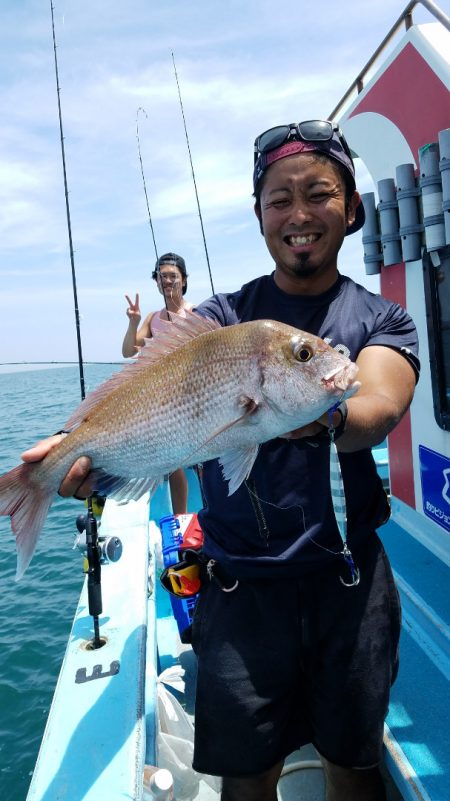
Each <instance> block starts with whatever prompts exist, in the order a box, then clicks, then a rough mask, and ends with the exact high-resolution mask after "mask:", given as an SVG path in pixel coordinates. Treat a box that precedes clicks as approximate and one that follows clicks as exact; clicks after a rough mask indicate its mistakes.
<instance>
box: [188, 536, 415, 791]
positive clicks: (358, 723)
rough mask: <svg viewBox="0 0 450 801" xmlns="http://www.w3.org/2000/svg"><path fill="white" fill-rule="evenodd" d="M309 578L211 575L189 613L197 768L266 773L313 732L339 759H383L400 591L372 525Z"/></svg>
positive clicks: (364, 762) (359, 763) (321, 747)
mask: <svg viewBox="0 0 450 801" xmlns="http://www.w3.org/2000/svg"><path fill="white" fill-rule="evenodd" d="M355 561H357V564H358V566H359V568H360V571H361V580H360V583H359V585H358V586H356V587H344V586H343V585H342V583H341V582H340V580H339V574H340V573H342V569H341V562H340V561H339V562H338V563H336V565H333V566H332V567H327V568H326V569H324V570H322V571H320V572H317V573H314V574H311V575H308V576H306V577H302V578H295V579H283V580H275V581H272V580H258V581H240V582H239V585H238V587H237V589H236V590H234V591H233V592H229V593H226V592H223V591H222V590H221V589H220V587H219V586H218V584H217V583H216V581H214V580H213V581H211V582H207V583H206V584H205V588H204V589H203V590H202V592H201V595H200V599H199V601H198V605H197V608H196V611H195V615H194V622H193V630H192V644H193V647H194V650H195V652H196V654H197V656H198V678H197V698H196V708H195V718H196V724H195V753H194V762H193V765H194V769H195V770H197V771H199V772H201V773H209V774H213V775H218V776H234V777H239V776H251V775H256V774H258V773H261V772H263V771H265V770H267V769H269V768H270V767H272V766H273V765H275V764H276V763H277V762H278V761H280V760H282V759H284V758H285V757H286V756H287V755H288V754H289V753H291V752H292V751H295V750H296V749H297V748H299V747H300V746H301V745H304V744H306V743H313V744H314V745H315V747H316V748H317V750H318V752H319V753H320V754H322V755H323V756H324V757H325V758H326V759H328V760H329V761H330V762H332V763H334V764H335V765H340V766H342V767H357V768H367V767H370V766H373V765H376V764H377V763H378V762H379V761H380V759H381V750H382V743H383V724H384V719H385V716H386V714H387V709H388V702H389V688H390V686H391V684H392V683H393V681H394V679H395V676H396V673H397V668H398V640H399V634H400V616H401V613H400V602H399V597H398V592H397V589H396V587H395V584H394V580H393V577H392V572H391V568H390V565H389V562H388V559H387V557H386V554H385V552H384V549H383V546H382V544H381V542H380V540H379V539H378V537H377V536H376V535H373V536H372V537H371V538H370V540H369V542H368V543H367V544H366V545H365V551H364V554H363V555H362V554H359V555H358V558H357V559H355Z"/></svg>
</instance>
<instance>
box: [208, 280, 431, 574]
mask: <svg viewBox="0 0 450 801" xmlns="http://www.w3.org/2000/svg"><path fill="white" fill-rule="evenodd" d="M198 311H199V312H200V313H202V314H204V315H205V316H208V317H213V318H214V319H217V320H218V321H219V322H220V323H221V325H224V326H225V325H233V324H234V323H238V322H245V321H248V320H257V319H271V320H279V321H280V322H283V323H287V324H288V325H292V326H295V327H296V328H300V329H302V330H303V331H307V332H309V333H312V334H315V335H317V336H320V337H322V339H326V340H327V341H328V342H330V344H331V346H332V347H335V348H336V349H337V350H339V351H341V352H344V353H345V354H346V355H348V356H349V357H350V359H352V361H355V360H356V357H357V356H358V354H359V353H360V351H361V350H362V349H363V348H365V347H367V346H370V345H383V346H386V347H391V348H394V349H395V350H398V351H399V352H401V353H402V354H403V355H404V356H405V358H407V359H408V360H409V362H410V363H411V365H412V367H413V369H414V370H415V372H416V375H417V376H418V374H419V369H420V365H419V360H418V341H417V333H416V329H415V326H414V323H413V322H412V320H411V318H410V317H409V315H408V314H407V312H406V311H405V310H404V309H403V308H402V307H401V306H399V305H398V304H395V303H391V302H390V301H388V300H386V299H385V298H383V297H381V296H380V295H375V294H373V293H371V292H369V291H368V290H367V289H365V288H364V287H362V286H360V285H359V284H356V283H355V282H354V281H352V280H351V279H350V278H347V277H345V276H339V278H338V280H337V281H336V283H335V284H334V286H332V287H331V288H330V289H329V290H327V292H324V293H323V294H321V295H314V296H298V295H290V294H286V293H285V292H283V291H282V290H280V289H279V288H278V287H277V285H276V284H275V281H274V278H273V275H270V276H268V275H265V276H262V277H261V278H257V279H256V280H254V281H251V282H250V283H248V284H245V285H244V286H243V287H242V288H241V289H240V290H239V291H238V292H233V293H229V294H220V295H215V296H213V297H212V298H210V299H209V300H207V301H205V302H204V303H202V304H201V305H200V306H199V307H198ZM329 451H330V449H329V443H328V442H327V439H326V438H324V439H322V440H320V439H317V440H315V441H313V440H310V441H305V440H285V439H280V438H277V439H274V440H271V441H270V442H266V443H265V444H263V445H262V446H261V448H260V451H259V454H258V457H257V459H256V462H255V464H254V467H253V469H252V471H251V474H250V477H249V478H248V479H247V481H246V482H245V483H244V484H242V485H241V487H240V488H239V489H238V490H237V491H236V492H235V493H234V494H233V495H231V496H228V483H227V482H226V481H225V480H224V478H223V476H222V471H221V468H220V465H219V463H218V461H217V460H212V461H209V462H206V463H205V464H204V465H203V467H204V470H203V489H204V496H205V499H206V506H205V508H204V509H203V510H202V511H201V512H200V514H199V519H200V522H201V525H202V528H203V530H204V532H205V551H206V553H207V554H208V555H209V556H210V557H213V558H214V559H217V560H218V561H220V562H221V563H222V564H223V565H225V566H226V567H227V568H228V570H229V571H230V573H232V574H233V575H235V576H236V577H238V578H245V577H247V578H259V577H261V578H262V577H268V576H270V577H282V576H293V575H299V574H301V573H302V572H305V571H310V570H313V569H316V568H317V567H318V566H321V565H324V564H326V563H327V562H329V561H330V560H332V559H336V554H338V553H339V552H340V551H341V550H342V541H341V538H340V535H339V531H338V528H337V525H336V520H335V516H334V512H333V507H332V502H331V494H330V470H329ZM339 460H340V463H341V470H342V475H343V480H344V487H345V495H346V502H347V519H348V543H349V546H350V548H351V549H352V550H357V548H358V546H359V545H360V544H361V543H362V541H363V540H364V538H365V537H366V536H367V535H368V534H370V533H371V532H372V531H373V530H374V529H375V528H376V526H377V525H380V523H381V522H382V520H383V519H384V517H385V514H386V498H385V494H384V491H383V489H382V485H381V481H380V479H379V477H378V475H377V471H376V467H375V463H374V460H373V457H372V453H371V450H370V449H365V450H361V451H357V452H354V453H341V454H339Z"/></svg>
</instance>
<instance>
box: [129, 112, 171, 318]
mask: <svg viewBox="0 0 450 801" xmlns="http://www.w3.org/2000/svg"><path fill="white" fill-rule="evenodd" d="M140 111H142V113H143V114H145V116H146V118H147V119H148V114H147V112H146V110H145V108H142V106H139V108H138V110H137V112H136V139H137V143H138V154H139V164H140V167H141V175H142V183H143V186H144V194H145V203H146V205H147V214H148V222H149V225H150V231H151V232H152V239H153V247H154V248H155V256H156V264H157V265H158V259H159V257H158V248H157V247H156V239H155V231H154V229H153V222H152V215H151V213H150V203H149V202H148V193H147V184H146V181H145V174H144V165H143V163H142V153H141V140H140V137H139V112H140ZM160 286H161V290H162V296H163V298H164V305H165V307H166V312H167V317H168V319H170V317H169V304H168V302H167V295H166V291H167V289H166V286H165V284H164V282H163V281H162V280H160Z"/></svg>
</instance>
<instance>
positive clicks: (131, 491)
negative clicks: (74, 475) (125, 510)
mask: <svg viewBox="0 0 450 801" xmlns="http://www.w3.org/2000/svg"><path fill="white" fill-rule="evenodd" d="M163 480H164V477H163V476H161V477H160V478H129V477H128V476H113V475H110V474H109V473H106V472H105V471H104V470H101V469H97V470H92V471H91V472H90V473H89V475H88V478H87V482H88V487H89V489H90V490H91V492H94V491H95V492H100V493H102V494H104V495H107V496H108V498H111V499H112V500H113V501H115V502H116V503H127V502H128V501H138V500H139V498H141V497H142V495H144V494H145V493H146V492H150V495H153V493H154V492H155V490H156V488H157V487H158V486H159V484H161V483H162V482H163Z"/></svg>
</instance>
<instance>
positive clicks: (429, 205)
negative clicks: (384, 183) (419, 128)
mask: <svg viewBox="0 0 450 801" xmlns="http://www.w3.org/2000/svg"><path fill="white" fill-rule="evenodd" d="M419 165H420V187H421V189H422V206H423V224H424V227H425V245H426V248H427V251H428V252H430V251H432V250H439V248H443V247H445V228H444V213H443V211H442V184H441V176H440V172H439V147H438V144H437V142H431V143H430V144H428V145H424V146H423V147H421V148H420V150H419Z"/></svg>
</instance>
